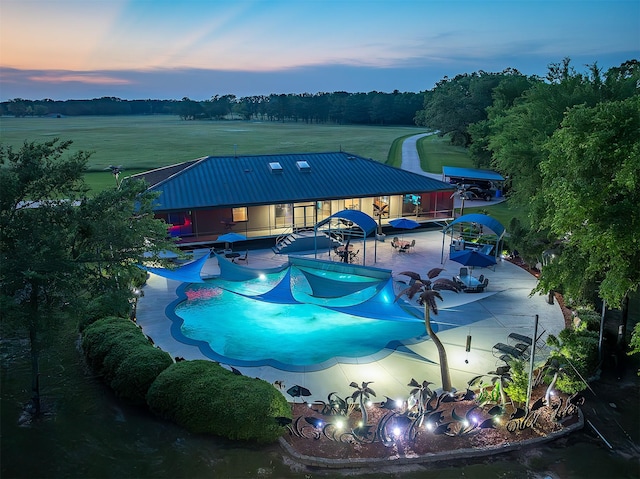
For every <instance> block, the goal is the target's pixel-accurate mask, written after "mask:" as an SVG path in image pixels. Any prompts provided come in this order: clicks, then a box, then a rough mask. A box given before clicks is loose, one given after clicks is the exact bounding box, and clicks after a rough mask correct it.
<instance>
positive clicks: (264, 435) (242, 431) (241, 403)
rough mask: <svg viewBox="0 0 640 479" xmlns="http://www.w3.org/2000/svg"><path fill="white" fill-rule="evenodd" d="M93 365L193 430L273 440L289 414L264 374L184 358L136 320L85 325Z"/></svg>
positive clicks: (122, 392)
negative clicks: (151, 338) (163, 345)
mask: <svg viewBox="0 0 640 479" xmlns="http://www.w3.org/2000/svg"><path fill="white" fill-rule="evenodd" d="M82 346H83V348H84V352H85V355H86V357H87V362H88V363H89V365H90V366H91V367H92V368H93V369H94V371H96V372H97V373H99V374H101V375H102V376H103V377H104V380H105V382H106V383H107V384H108V385H109V386H111V388H112V389H113V390H114V391H115V393H116V394H117V395H118V396H120V397H122V398H126V399H128V400H130V401H131V402H133V403H134V404H148V406H149V408H150V409H151V411H152V412H154V413H155V414H157V415H159V416H161V417H163V418H165V419H168V420H171V421H173V422H175V423H177V424H179V425H181V426H183V427H185V428H186V429H188V430H189V431H191V432H196V433H209V434H214V435H216V436H222V437H226V438H228V439H234V440H245V441H255V442H258V443H270V442H274V441H276V440H277V439H278V438H279V437H280V436H281V435H282V434H283V432H284V429H283V427H282V426H281V425H280V424H279V423H278V421H277V419H276V418H278V417H287V418H289V419H290V418H291V408H290V406H289V404H288V403H287V401H286V399H285V398H284V396H283V395H282V394H280V392H278V391H277V390H276V388H274V387H273V386H272V385H271V384H269V383H268V382H266V381H263V380H261V379H253V378H249V377H246V376H239V375H236V374H233V373H232V372H231V371H229V370H227V369H225V368H223V367H222V366H220V365H219V364H218V363H215V362H212V361H205V360H198V361H181V362H178V363H174V362H173V360H172V359H171V357H170V356H169V355H168V354H167V353H165V352H163V351H162V350H160V349H158V348H156V347H154V346H153V345H152V344H151V343H150V341H149V340H148V339H147V338H146V337H145V335H144V333H143V332H142V330H141V329H140V328H139V327H138V326H136V325H135V324H134V323H133V322H132V321H130V320H128V319H125V318H120V317H107V318H103V319H99V320H98V321H95V322H93V323H91V324H90V325H88V326H87V327H86V328H85V329H84V331H83V339H82Z"/></svg>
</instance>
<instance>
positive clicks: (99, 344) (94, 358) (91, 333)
mask: <svg viewBox="0 0 640 479" xmlns="http://www.w3.org/2000/svg"><path fill="white" fill-rule="evenodd" d="M124 333H130V334H131V335H132V336H135V337H138V336H139V337H140V338H141V339H144V335H143V334H142V330H141V329H140V328H138V327H137V326H136V325H135V324H134V323H133V322H131V321H130V320H128V319H125V318H119V317H114V316H112V317H107V318H103V319H100V320H98V321H96V322H94V323H92V324H91V325H90V326H88V327H87V328H86V329H85V330H84V332H83V334H82V348H83V349H84V353H85V356H86V357H87V361H88V363H89V365H90V366H91V367H93V368H94V369H96V370H97V372H102V367H103V363H104V358H105V357H106V356H107V354H108V353H109V351H110V350H111V347H112V346H113V345H114V344H115V343H117V341H118V340H119V338H121V337H122V336H121V335H123V334H124Z"/></svg>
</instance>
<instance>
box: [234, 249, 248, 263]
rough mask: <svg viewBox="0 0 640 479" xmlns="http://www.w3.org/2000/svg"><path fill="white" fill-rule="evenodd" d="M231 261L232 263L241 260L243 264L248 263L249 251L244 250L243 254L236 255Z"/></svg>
mask: <svg viewBox="0 0 640 479" xmlns="http://www.w3.org/2000/svg"><path fill="white" fill-rule="evenodd" d="M231 261H232V262H233V263H239V262H240V261H242V262H243V263H244V264H249V251H248V250H247V251H245V253H244V256H238V257H237V258H233V259H232V260H231Z"/></svg>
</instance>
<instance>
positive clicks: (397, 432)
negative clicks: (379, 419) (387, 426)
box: [393, 427, 402, 437]
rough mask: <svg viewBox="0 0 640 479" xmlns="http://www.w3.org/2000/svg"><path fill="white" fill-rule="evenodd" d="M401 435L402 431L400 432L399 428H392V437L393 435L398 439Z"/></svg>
mask: <svg viewBox="0 0 640 479" xmlns="http://www.w3.org/2000/svg"><path fill="white" fill-rule="evenodd" d="M401 434H402V431H401V430H400V428H399V427H394V428H393V435H394V436H395V437H400V435H401Z"/></svg>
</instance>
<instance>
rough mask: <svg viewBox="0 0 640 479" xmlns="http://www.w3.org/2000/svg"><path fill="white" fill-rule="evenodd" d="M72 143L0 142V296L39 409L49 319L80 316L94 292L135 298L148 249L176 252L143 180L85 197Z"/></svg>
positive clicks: (79, 157)
mask: <svg viewBox="0 0 640 479" xmlns="http://www.w3.org/2000/svg"><path fill="white" fill-rule="evenodd" d="M70 144H71V142H70V141H64V142H60V141H59V140H57V139H54V140H51V141H47V142H44V143H35V142H25V143H24V144H23V145H22V147H21V148H19V149H17V150H14V149H12V148H11V147H8V148H5V147H4V146H0V263H1V264H2V268H1V269H0V293H1V296H0V299H2V304H3V309H4V310H5V311H4V312H5V313H6V312H7V310H9V309H10V313H11V314H3V322H6V321H7V320H13V321H12V322H14V323H17V324H18V325H21V326H23V329H24V330H26V331H28V333H29V340H30V348H31V355H32V365H33V371H32V374H33V384H32V390H33V398H32V405H33V408H34V411H35V413H38V412H39V408H40V403H39V383H38V375H39V373H38V352H39V348H40V339H41V333H42V332H43V331H42V328H43V326H44V325H46V324H48V323H47V322H46V321H45V319H46V317H47V316H48V317H51V316H55V315H56V314H57V313H58V312H59V311H60V310H66V311H67V312H68V317H74V315H73V314H71V312H72V311H73V312H76V313H80V312H81V311H86V310H87V305H88V303H89V302H90V301H91V300H92V299H94V298H95V297H96V296H99V295H108V294H112V293H114V292H115V293H116V296H119V297H120V298H124V301H125V303H126V300H127V299H128V298H131V297H132V296H133V292H132V283H133V280H134V278H136V277H138V278H139V277H140V269H139V268H138V267H137V266H136V263H138V262H139V261H140V258H141V257H142V254H143V253H144V252H145V251H160V250H166V249H173V250H175V246H174V244H173V242H172V241H171V240H170V239H169V238H168V235H167V229H166V227H167V225H166V224H165V223H164V222H163V221H160V220H156V219H154V214H153V211H152V202H153V199H154V198H155V196H154V195H155V194H150V193H148V192H147V191H146V186H145V185H144V184H143V183H142V182H124V183H123V184H121V185H120V187H119V188H117V189H113V190H106V191H103V192H100V193H98V194H96V195H95V196H89V195H88V193H87V188H86V187H85V185H84V183H83V180H82V176H83V173H84V171H85V168H86V163H87V160H88V158H89V154H88V153H85V152H78V153H76V154H74V155H72V156H70V157H64V156H63V154H64V152H65V150H66V149H67V148H68V147H69V145H70Z"/></svg>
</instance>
